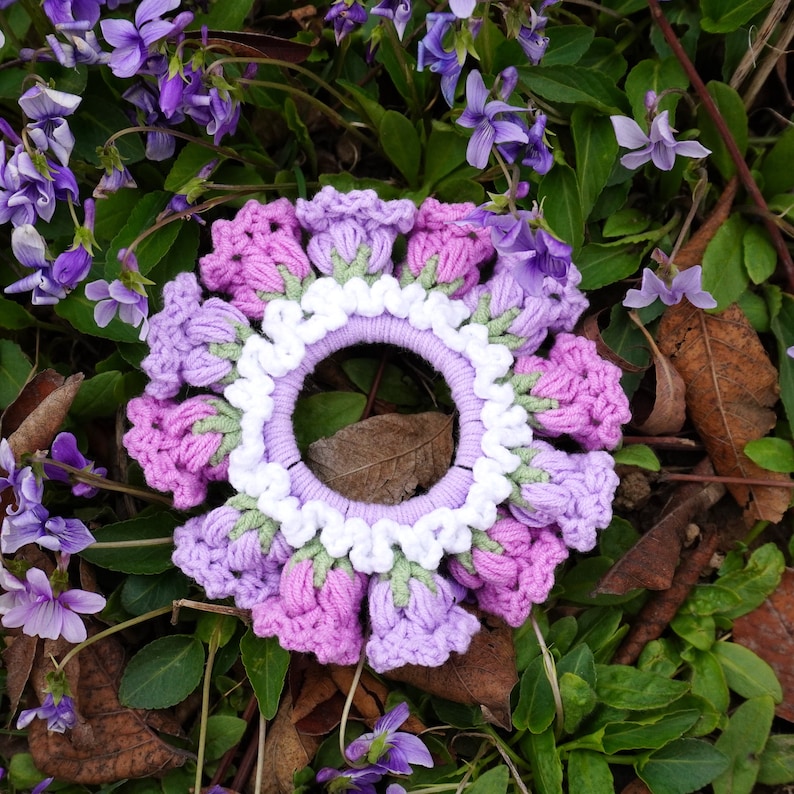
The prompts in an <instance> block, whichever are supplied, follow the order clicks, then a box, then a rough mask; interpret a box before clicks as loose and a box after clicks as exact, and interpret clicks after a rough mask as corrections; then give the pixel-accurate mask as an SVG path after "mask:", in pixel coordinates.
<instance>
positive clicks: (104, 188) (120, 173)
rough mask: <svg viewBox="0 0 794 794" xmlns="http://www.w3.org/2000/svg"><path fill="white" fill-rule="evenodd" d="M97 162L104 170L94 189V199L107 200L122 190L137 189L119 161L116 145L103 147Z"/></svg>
mask: <svg viewBox="0 0 794 794" xmlns="http://www.w3.org/2000/svg"><path fill="white" fill-rule="evenodd" d="M99 161H100V163H102V167H103V168H104V169H105V173H104V174H102V178H101V179H100V180H99V184H98V185H97V186H96V187H95V188H94V198H97V199H102V198H107V197H108V196H109V195H110V194H111V193H115V192H116V191H118V190H121V189H122V188H127V187H137V184H136V182H135V180H134V179H133V178H132V174H131V173H130V172H129V170H128V169H127V167H126V166H125V165H124V163H123V162H122V160H121V154H120V153H119V150H118V147H117V146H116V144H111V145H110V146H105V147H104V149H103V150H102V151H101V152H100V154H99Z"/></svg>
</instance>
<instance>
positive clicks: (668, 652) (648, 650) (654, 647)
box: [637, 637, 686, 697]
mask: <svg viewBox="0 0 794 794" xmlns="http://www.w3.org/2000/svg"><path fill="white" fill-rule="evenodd" d="M680 666H681V654H680V653H679V652H678V649H677V648H676V642H675V640H674V639H672V638H670V639H668V638H667V637H662V638H661V639H659V640H651V641H650V642H649V643H648V644H647V645H646V646H645V647H644V648H643V649H642V653H641V654H640V658H639V659H637V667H638V668H639V669H640V670H647V671H648V672H650V673H656V674H657V675H663V676H664V677H665V678H672V677H673V676H674V675H675V674H676V672H678V668H679V667H680ZM684 697H686V695H684Z"/></svg>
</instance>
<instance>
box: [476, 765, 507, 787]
mask: <svg viewBox="0 0 794 794" xmlns="http://www.w3.org/2000/svg"><path fill="white" fill-rule="evenodd" d="M509 782H510V770H509V769H508V768H507V767H506V766H496V767H494V768H493V769H489V770H488V771H487V772H483V774H481V775H480V776H479V777H478V778H477V780H475V781H474V783H471V784H470V785H468V786H466V794H505V792H506V791H507V784H508V783H509Z"/></svg>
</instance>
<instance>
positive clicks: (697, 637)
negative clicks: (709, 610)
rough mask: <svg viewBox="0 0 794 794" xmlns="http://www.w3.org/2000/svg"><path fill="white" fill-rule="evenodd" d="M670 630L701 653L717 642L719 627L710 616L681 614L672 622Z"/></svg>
mask: <svg viewBox="0 0 794 794" xmlns="http://www.w3.org/2000/svg"><path fill="white" fill-rule="evenodd" d="M670 628H671V629H672V630H673V631H674V632H675V633H676V634H677V635H678V636H679V637H681V639H682V640H686V642H688V643H689V644H690V645H693V646H694V647H695V648H698V649H699V650H701V651H708V650H709V649H710V648H711V646H712V645H714V643H715V642H716V638H717V626H716V623H715V622H714V618H712V617H711V616H709V615H692V614H691V613H687V612H680V613H679V614H677V615H676V616H675V617H674V618H673V619H672V621H670Z"/></svg>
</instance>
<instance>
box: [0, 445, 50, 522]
mask: <svg viewBox="0 0 794 794" xmlns="http://www.w3.org/2000/svg"><path fill="white" fill-rule="evenodd" d="M0 469H3V470H4V471H5V472H6V475H5V476H4V477H3V476H0V492H2V491H4V490H5V489H6V488H12V489H13V491H14V502H15V503H16V506H17V507H16V510H8V511H7V513H6V515H14V514H16V513H19V512H23V511H25V510H30V509H31V508H33V507H36V506H37V505H40V504H41V500H42V497H43V496H44V483H42V481H41V480H40V479H39V478H38V477H37V476H36V475H35V474H34V473H33V469H31V467H30V466H25V467H24V468H21V469H20V468H19V467H17V463H16V460H15V458H14V453H13V451H12V449H11V445H10V444H9V443H8V441H7V440H6V439H4V438H3V439H0Z"/></svg>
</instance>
